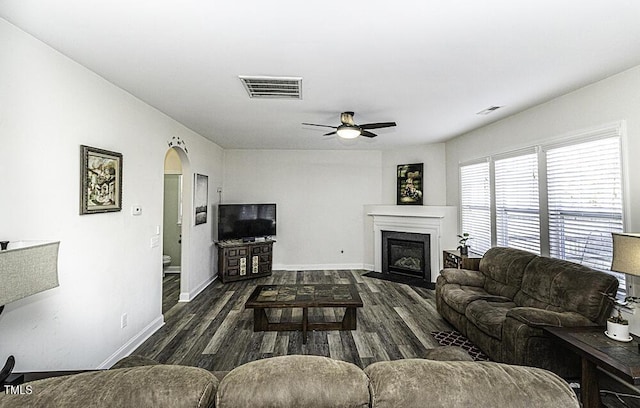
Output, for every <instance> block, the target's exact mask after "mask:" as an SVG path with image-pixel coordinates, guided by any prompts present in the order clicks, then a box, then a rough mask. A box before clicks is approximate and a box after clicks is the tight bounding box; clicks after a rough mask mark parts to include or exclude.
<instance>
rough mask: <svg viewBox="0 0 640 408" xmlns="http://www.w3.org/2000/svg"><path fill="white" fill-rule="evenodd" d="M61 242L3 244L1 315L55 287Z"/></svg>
mask: <svg viewBox="0 0 640 408" xmlns="http://www.w3.org/2000/svg"><path fill="white" fill-rule="evenodd" d="M59 246H60V242H47V241H18V242H7V241H2V246H1V248H2V249H1V250H0V313H2V311H3V310H4V305H6V304H8V303H11V302H15V301H16V300H20V299H23V298H26V297H28V296H31V295H35V294H36V293H40V292H43V291H45V290H47V289H52V288H55V287H57V286H58V285H59V283H58V247H59ZM14 364H15V359H14V357H13V356H9V358H8V359H7V362H6V364H5V366H4V368H3V369H2V370H1V371H0V384H4V383H5V380H6V379H7V378H8V377H9V375H10V374H11V370H12V369H13V365H14Z"/></svg>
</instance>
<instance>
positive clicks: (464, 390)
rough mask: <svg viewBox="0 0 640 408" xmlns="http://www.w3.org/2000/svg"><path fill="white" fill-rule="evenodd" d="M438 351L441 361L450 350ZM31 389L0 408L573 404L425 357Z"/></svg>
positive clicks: (289, 363) (157, 374)
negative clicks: (357, 364)
mask: <svg viewBox="0 0 640 408" xmlns="http://www.w3.org/2000/svg"><path fill="white" fill-rule="evenodd" d="M436 354H439V355H438V356H436V357H440V358H445V359H446V355H447V354H450V353H444V355H443V353H436ZM453 354H456V353H453ZM453 358H455V356H454V357H453ZM462 360H464V358H463V359H462ZM137 364H152V365H144V366H136V365H137ZM27 385H28V386H29V389H30V390H32V392H31V393H30V394H26V393H25V394H23V395H1V394H0V407H2V408H8V407H21V408H30V407H52V408H55V407H65V408H75V407H97V408H101V407H122V408H129V407H135V408H145V407H191V408H207V407H213V406H215V407H218V408H246V407H257V408H259V407H282V408H285V407H291V408H300V407H305V408H330V407H331V408H333V407H345V408H346V407H353V408H367V407H373V408H398V407H403V408H412V407H416V408H418V407H420V408H423V407H427V406H428V407H433V408H438V407H442V408H444V407H446V408H451V407H483V406H484V407H513V408H516V407H523V408H524V407H532V406H535V407H537V408H551V407H553V408H555V407H563V408H572V407H574V408H577V407H579V403H578V400H577V398H576V395H575V393H574V392H573V391H572V390H571V388H570V387H569V385H568V384H567V383H566V382H565V381H564V380H562V379H561V378H559V377H558V376H557V375H555V374H553V373H551V372H549V371H546V370H541V369H537V368H531V367H519V366H511V365H506V364H499V363H491V362H473V361H436V360H428V359H407V360H396V361H385V362H378V363H374V364H371V365H370V366H368V367H366V368H365V369H364V370H362V369H360V368H359V367H358V366H356V365H354V364H351V363H347V362H344V361H338V360H333V359H331V358H328V357H321V356H308V355H305V356H301V355H296V356H282V357H272V358H267V359H263V360H257V361H253V362H250V363H247V364H244V365H242V366H240V367H237V368H235V369H234V370H232V371H230V372H229V373H225V374H224V375H223V374H221V373H219V374H218V377H216V376H215V375H214V374H213V373H211V372H208V371H206V370H203V369H201V368H196V367H184V366H175V365H159V364H153V363H150V362H149V361H146V360H145V359H136V358H133V360H132V359H131V358H127V359H125V361H124V362H123V363H121V364H118V365H117V366H116V368H114V369H110V370H106V371H101V372H88V373H83V374H77V375H73V376H68V377H54V378H49V379H45V380H40V381H35V382H31V383H28V384H26V385H25V387H26V386H27ZM25 389H26V388H25Z"/></svg>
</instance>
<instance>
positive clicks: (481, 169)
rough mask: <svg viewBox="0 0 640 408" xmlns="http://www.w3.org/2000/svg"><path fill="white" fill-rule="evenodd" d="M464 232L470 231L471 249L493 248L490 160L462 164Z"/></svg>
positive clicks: (478, 250)
mask: <svg viewBox="0 0 640 408" xmlns="http://www.w3.org/2000/svg"><path fill="white" fill-rule="evenodd" d="M460 203H461V205H460V212H461V218H462V232H466V233H469V235H470V236H471V240H469V241H468V244H469V246H470V247H471V251H473V252H474V253H478V254H484V253H485V252H486V251H487V250H488V249H489V248H491V185H490V181H489V162H482V163H476V164H469V165H463V166H460Z"/></svg>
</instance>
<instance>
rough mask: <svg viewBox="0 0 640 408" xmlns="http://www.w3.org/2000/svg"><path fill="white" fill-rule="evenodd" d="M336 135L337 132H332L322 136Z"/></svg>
mask: <svg viewBox="0 0 640 408" xmlns="http://www.w3.org/2000/svg"><path fill="white" fill-rule="evenodd" d="M336 133H338V132H337V131H335V130H334V131H333V132H329V133H325V134H324V135H322V136H331V135H335V134H336Z"/></svg>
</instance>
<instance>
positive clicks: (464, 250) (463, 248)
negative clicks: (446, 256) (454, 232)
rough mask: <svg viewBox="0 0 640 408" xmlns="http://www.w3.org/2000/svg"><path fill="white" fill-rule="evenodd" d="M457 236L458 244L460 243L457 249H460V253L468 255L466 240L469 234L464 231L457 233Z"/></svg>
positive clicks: (468, 238) (469, 237)
mask: <svg viewBox="0 0 640 408" xmlns="http://www.w3.org/2000/svg"><path fill="white" fill-rule="evenodd" d="M458 238H460V239H459V240H458V244H460V246H459V247H458V251H460V254H461V255H468V254H469V246H468V245H467V241H468V240H470V239H471V236H469V233H468V232H464V233H462V234H461V235H458Z"/></svg>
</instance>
